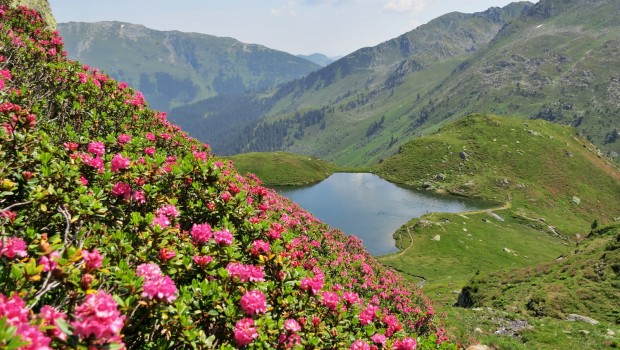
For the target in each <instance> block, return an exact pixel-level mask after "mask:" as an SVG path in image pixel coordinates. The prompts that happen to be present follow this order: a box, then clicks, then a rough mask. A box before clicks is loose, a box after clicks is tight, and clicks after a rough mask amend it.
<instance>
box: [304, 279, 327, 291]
mask: <svg viewBox="0 0 620 350" xmlns="http://www.w3.org/2000/svg"><path fill="white" fill-rule="evenodd" d="M321 288H323V277H322V276H314V277H313V278H308V277H306V278H304V279H302V280H301V289H303V290H307V291H311V292H312V294H316V293H317V292H318V291H320V290H321Z"/></svg>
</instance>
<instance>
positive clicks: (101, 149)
mask: <svg viewBox="0 0 620 350" xmlns="http://www.w3.org/2000/svg"><path fill="white" fill-rule="evenodd" d="M88 152H90V153H92V154H94V155H96V156H100V157H101V156H103V155H104V154H105V145H104V144H103V142H91V143H89V144H88Z"/></svg>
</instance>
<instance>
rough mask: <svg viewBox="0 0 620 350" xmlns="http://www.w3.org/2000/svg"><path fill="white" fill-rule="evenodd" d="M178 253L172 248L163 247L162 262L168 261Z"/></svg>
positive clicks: (160, 257)
mask: <svg viewBox="0 0 620 350" xmlns="http://www.w3.org/2000/svg"><path fill="white" fill-rule="evenodd" d="M176 255H177V254H176V253H175V252H174V250H172V249H168V248H161V249H160V250H159V260H161V261H162V262H166V261H168V260H170V259H172V258H174V257H175V256H176Z"/></svg>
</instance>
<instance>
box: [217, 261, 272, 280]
mask: <svg viewBox="0 0 620 350" xmlns="http://www.w3.org/2000/svg"><path fill="white" fill-rule="evenodd" d="M226 270H227V271H228V273H229V275H230V277H231V278H233V279H237V280H238V281H239V282H261V281H264V280H265V273H264V272H263V267H262V266H254V265H244V264H242V263H233V262H231V263H228V266H226Z"/></svg>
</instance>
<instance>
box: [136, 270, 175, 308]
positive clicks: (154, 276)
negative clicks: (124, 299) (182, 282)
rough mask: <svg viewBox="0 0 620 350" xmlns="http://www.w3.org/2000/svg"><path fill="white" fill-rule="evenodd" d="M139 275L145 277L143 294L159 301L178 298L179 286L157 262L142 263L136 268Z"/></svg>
mask: <svg viewBox="0 0 620 350" xmlns="http://www.w3.org/2000/svg"><path fill="white" fill-rule="evenodd" d="M136 275H137V276H138V277H144V285H143V286H142V296H143V297H147V298H149V299H156V300H158V301H163V300H165V301H167V302H168V303H171V302H173V301H174V300H175V299H176V298H177V287H176V286H175V284H174V281H173V280H172V279H171V278H170V277H168V276H165V275H163V274H162V272H161V269H160V268H159V266H157V264H152V263H151V264H141V265H139V266H138V268H137V269H136Z"/></svg>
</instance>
